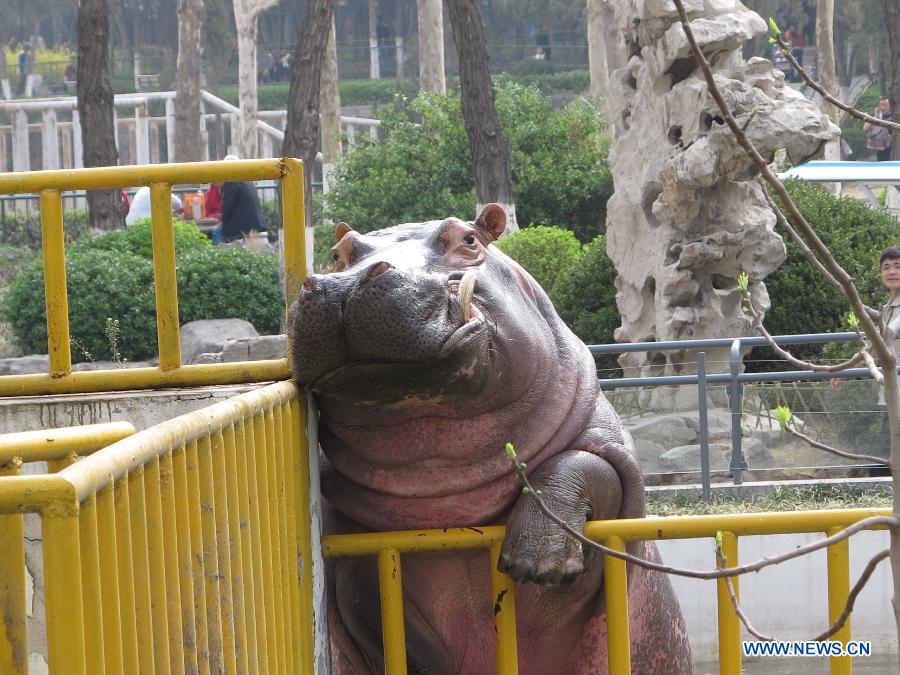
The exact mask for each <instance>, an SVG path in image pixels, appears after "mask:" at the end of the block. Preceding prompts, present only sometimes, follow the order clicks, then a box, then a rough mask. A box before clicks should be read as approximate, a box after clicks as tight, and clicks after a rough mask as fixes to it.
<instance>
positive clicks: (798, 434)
mask: <svg viewBox="0 0 900 675" xmlns="http://www.w3.org/2000/svg"><path fill="white" fill-rule="evenodd" d="M782 429H784V430H785V431H787V432H788V433H789V434H790V435H791V436H793V437H794V438H798V439H800V440H801V441H803V442H805V443H809V444H810V445H811V446H813V447H814V448H818V449H819V450H824V451H825V452H830V453H831V454H832V455H837V456H838V457H844V458H846V459H858V460H860V461H864V462H872V463H874V464H882V465H884V466H890V465H891V461H890V460H889V459H885V458H884V457H876V456H875V455H858V454H856V453H853V452H847V451H845V450H838V449H837V448H833V447H831V446H830V445H825V444H824V443H820V442H819V441H815V440H813V439H812V438H810V437H809V436H807V435H806V434H804V433H803V432H802V431H797V430H796V429H794V428H792V427H790V426H788V425H786V424H785V425H784V426H783V427H782Z"/></svg>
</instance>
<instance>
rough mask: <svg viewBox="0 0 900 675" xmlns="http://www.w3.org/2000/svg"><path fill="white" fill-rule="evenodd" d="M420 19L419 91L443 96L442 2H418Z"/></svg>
mask: <svg viewBox="0 0 900 675" xmlns="http://www.w3.org/2000/svg"><path fill="white" fill-rule="evenodd" d="M416 9H417V12H418V17H419V36H418V41H419V89H421V90H422V91H427V92H430V93H432V94H440V95H441V96H443V95H444V94H446V93H447V79H446V77H445V75H444V12H443V8H442V6H441V0H416Z"/></svg>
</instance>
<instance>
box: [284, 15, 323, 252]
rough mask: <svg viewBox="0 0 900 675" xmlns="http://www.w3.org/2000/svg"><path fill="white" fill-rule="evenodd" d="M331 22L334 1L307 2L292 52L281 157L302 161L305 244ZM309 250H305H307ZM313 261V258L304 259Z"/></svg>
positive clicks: (308, 239)
mask: <svg viewBox="0 0 900 675" xmlns="http://www.w3.org/2000/svg"><path fill="white" fill-rule="evenodd" d="M333 23H334V0H309V4H308V5H307V8H306V20H305V21H304V22H303V30H302V32H301V33H300V39H299V40H298V41H297V48H296V50H295V51H294V64H293V66H292V67H291V85H290V90H289V91H288V109H287V123H286V124H285V127H284V145H283V146H282V148H281V154H282V155H284V156H285V157H299V158H300V159H302V160H303V180H304V183H305V189H304V195H305V203H306V227H307V232H306V233H307V245H309V244H310V243H311V242H312V236H311V235H312V232H311V229H312V208H311V206H312V171H313V164H314V162H315V159H316V149H317V147H318V144H319V85H320V83H321V77H322V69H323V64H324V62H325V52H326V46H327V45H328V42H329V37H330V35H331V30H332V24H333ZM307 250H308V249H307ZM307 259H308V260H309V261H310V264H311V262H312V257H311V256H310V257H308V258H307Z"/></svg>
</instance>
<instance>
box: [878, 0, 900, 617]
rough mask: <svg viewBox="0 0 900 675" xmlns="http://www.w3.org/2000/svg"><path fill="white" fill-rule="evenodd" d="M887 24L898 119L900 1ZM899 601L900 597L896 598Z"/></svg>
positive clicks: (891, 6) (887, 14)
mask: <svg viewBox="0 0 900 675" xmlns="http://www.w3.org/2000/svg"><path fill="white" fill-rule="evenodd" d="M881 2H882V5H883V6H884V19H885V24H886V25H887V34H888V46H889V47H890V53H891V57H890V58H891V72H892V73H893V75H894V76H893V77H892V78H891V93H890V97H891V110H893V111H894V120H898V119H900V3H898V2H897V0H881ZM893 158H894V159H900V134H898V133H896V132H895V133H894V151H893ZM898 602H900V599H898Z"/></svg>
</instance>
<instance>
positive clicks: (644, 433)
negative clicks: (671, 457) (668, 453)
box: [628, 415, 697, 447]
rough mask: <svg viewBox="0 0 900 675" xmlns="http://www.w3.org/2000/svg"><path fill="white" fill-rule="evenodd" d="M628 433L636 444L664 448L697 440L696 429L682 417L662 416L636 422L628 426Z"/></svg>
mask: <svg viewBox="0 0 900 675" xmlns="http://www.w3.org/2000/svg"><path fill="white" fill-rule="evenodd" d="M628 431H630V432H631V435H632V437H633V438H634V439H635V442H637V441H638V440H641V441H649V442H652V443H657V444H659V445H661V446H663V447H671V446H672V445H673V444H683V443H690V442H692V441H696V440H697V431H696V428H695V427H693V426H692V425H690V424H689V423H688V421H687V420H686V419H685V417H684V416H682V415H660V416H658V417H651V418H649V419H648V418H645V419H640V420H636V421H635V422H633V423H631V424H628Z"/></svg>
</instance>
